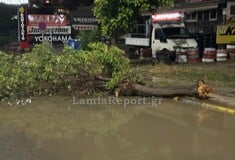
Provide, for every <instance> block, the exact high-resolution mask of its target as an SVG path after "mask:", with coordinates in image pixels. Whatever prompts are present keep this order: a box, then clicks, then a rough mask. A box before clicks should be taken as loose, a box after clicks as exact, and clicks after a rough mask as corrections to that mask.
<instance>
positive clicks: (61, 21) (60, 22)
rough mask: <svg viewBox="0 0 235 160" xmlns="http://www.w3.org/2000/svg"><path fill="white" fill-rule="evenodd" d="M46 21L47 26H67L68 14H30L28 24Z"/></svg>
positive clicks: (34, 24)
mask: <svg viewBox="0 0 235 160" xmlns="http://www.w3.org/2000/svg"><path fill="white" fill-rule="evenodd" d="M41 22H44V23H45V24H46V26H67V25H68V21H67V17H66V15H63V14H58V15H52V14H45V15H44V14H29V15H28V26H38V24H39V23H41Z"/></svg>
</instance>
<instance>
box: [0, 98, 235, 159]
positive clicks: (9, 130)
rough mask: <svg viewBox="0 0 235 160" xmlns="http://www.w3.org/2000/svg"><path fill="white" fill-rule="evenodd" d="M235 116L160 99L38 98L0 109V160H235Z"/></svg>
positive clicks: (5, 105) (0, 107) (4, 105)
mask: <svg viewBox="0 0 235 160" xmlns="http://www.w3.org/2000/svg"><path fill="white" fill-rule="evenodd" d="M234 137H235V116H230V115H225V114H222V113H218V112H214V111H210V110H205V109H203V108H201V107H200V106H197V105H193V104H186V103H183V102H176V101H173V100H161V103H159V104H158V105H156V106H152V105H146V104H138V105H133V104H132V105H127V106H125V107H124V106H123V105H103V104H101V105H100V104H98V105H80V104H74V101H73V99H72V97H44V98H43V97H40V98H35V99H33V101H32V103H31V104H27V105H23V106H21V105H16V106H14V105H12V106H9V105H7V104H2V105H1V106H0V159H1V160H156V159H159V160H182V159H188V160H204V159H205V160H221V159H224V160H234V159H235V152H234V148H235V138H234Z"/></svg>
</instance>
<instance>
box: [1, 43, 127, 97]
mask: <svg viewBox="0 0 235 160" xmlns="http://www.w3.org/2000/svg"><path fill="white" fill-rule="evenodd" d="M123 54H124V53H123V51H122V50H120V49H118V48H116V47H113V46H111V47H108V46H106V45H105V44H102V43H92V44H90V45H89V49H88V50H80V51H74V50H71V49H70V48H69V47H66V48H65V49H64V54H62V55H59V54H56V53H55V51H54V49H53V48H52V47H51V46H50V45H49V44H48V43H43V44H40V45H35V47H34V48H33V50H32V52H30V53H25V54H23V55H21V56H17V57H13V56H11V55H8V54H5V53H3V52H0V65H1V67H0V98H1V99H3V98H16V97H24V96H28V95H35V94H36V95H37V94H46V95H49V94H71V93H73V92H77V91H83V90H89V91H92V90H94V77H95V75H104V76H109V77H112V80H111V81H110V82H109V83H107V87H108V88H109V89H113V88H114V87H116V85H117V84H118V83H119V82H120V81H121V80H122V79H123V78H125V77H127V76H129V75H130V73H131V70H130V66H129V62H128V60H127V59H126V58H125V57H124V56H123Z"/></svg>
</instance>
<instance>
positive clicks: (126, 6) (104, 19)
mask: <svg viewBox="0 0 235 160" xmlns="http://www.w3.org/2000/svg"><path fill="white" fill-rule="evenodd" d="M169 4H171V0H95V2H94V5H95V6H94V14H95V16H96V17H97V19H98V20H99V23H100V25H101V29H102V32H103V34H106V35H108V36H111V37H113V38H117V37H119V36H121V35H123V34H124V33H126V32H128V31H129V30H130V29H131V28H132V27H133V26H134V25H135V23H136V19H137V17H138V16H140V15H141V13H144V12H154V11H155V10H156V9H157V8H158V7H160V6H166V5H169Z"/></svg>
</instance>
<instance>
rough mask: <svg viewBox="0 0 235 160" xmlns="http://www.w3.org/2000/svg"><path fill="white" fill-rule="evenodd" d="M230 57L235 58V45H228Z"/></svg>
mask: <svg viewBox="0 0 235 160" xmlns="http://www.w3.org/2000/svg"><path fill="white" fill-rule="evenodd" d="M227 50H228V54H229V58H230V59H231V60H235V45H227Z"/></svg>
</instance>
